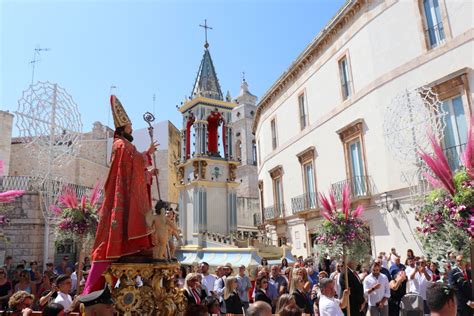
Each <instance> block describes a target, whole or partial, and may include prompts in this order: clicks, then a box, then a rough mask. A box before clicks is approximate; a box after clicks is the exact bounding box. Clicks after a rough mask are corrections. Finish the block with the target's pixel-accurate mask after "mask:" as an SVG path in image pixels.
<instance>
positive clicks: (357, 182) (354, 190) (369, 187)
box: [331, 176, 374, 204]
mask: <svg viewBox="0 0 474 316" xmlns="http://www.w3.org/2000/svg"><path fill="white" fill-rule="evenodd" d="M346 185H349V191H350V197H351V202H353V203H361V204H368V202H370V198H371V197H372V194H373V193H374V185H373V182H372V178H371V177H370V176H357V177H353V178H350V179H346V180H343V181H339V182H336V183H333V184H331V188H332V190H333V192H334V197H335V198H336V201H337V202H339V201H342V192H343V190H344V187H345V186H346Z"/></svg>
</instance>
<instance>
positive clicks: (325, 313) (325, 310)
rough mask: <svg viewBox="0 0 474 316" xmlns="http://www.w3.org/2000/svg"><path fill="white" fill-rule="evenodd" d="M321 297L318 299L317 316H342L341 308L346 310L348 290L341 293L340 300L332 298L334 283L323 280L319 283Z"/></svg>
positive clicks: (328, 279)
mask: <svg viewBox="0 0 474 316" xmlns="http://www.w3.org/2000/svg"><path fill="white" fill-rule="evenodd" d="M319 286H320V290H321V297H320V298H319V316H343V315H344V313H343V312H342V309H343V308H346V306H347V301H348V298H349V290H348V289H346V290H344V292H343V293H342V299H341V300H338V299H337V298H335V297H334V295H335V294H336V290H335V289H334V281H333V280H332V279H330V278H323V279H321V280H320V281H319Z"/></svg>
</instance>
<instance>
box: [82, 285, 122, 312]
mask: <svg viewBox="0 0 474 316" xmlns="http://www.w3.org/2000/svg"><path fill="white" fill-rule="evenodd" d="M79 302H80V303H82V304H83V305H84V309H85V315H86V316H112V315H114V313H115V308H114V301H113V300H112V295H111V293H110V290H109V287H108V286H107V285H106V286H105V288H104V289H103V290H100V291H95V292H92V293H89V294H87V295H83V296H81V298H80V299H79Z"/></svg>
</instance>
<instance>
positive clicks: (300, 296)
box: [291, 290, 313, 315]
mask: <svg viewBox="0 0 474 316" xmlns="http://www.w3.org/2000/svg"><path fill="white" fill-rule="evenodd" d="M291 295H293V297H294V298H295V302H296V305H297V306H298V307H299V308H301V309H302V310H303V312H304V313H305V314H311V315H312V314H313V309H312V308H311V304H310V303H309V300H308V298H307V297H306V294H304V293H301V292H300V291H299V290H294V291H293V293H291Z"/></svg>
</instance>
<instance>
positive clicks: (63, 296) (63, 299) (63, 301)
mask: <svg viewBox="0 0 474 316" xmlns="http://www.w3.org/2000/svg"><path fill="white" fill-rule="evenodd" d="M56 286H57V287H58V296H56V298H55V299H54V301H53V303H57V304H59V305H62V306H63V307H64V310H65V311H66V310H67V311H69V308H70V307H71V305H72V297H71V295H69V293H70V292H71V288H72V281H71V278H70V277H69V276H67V275H65V274H62V275H60V276H58V278H57V279H56Z"/></svg>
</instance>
